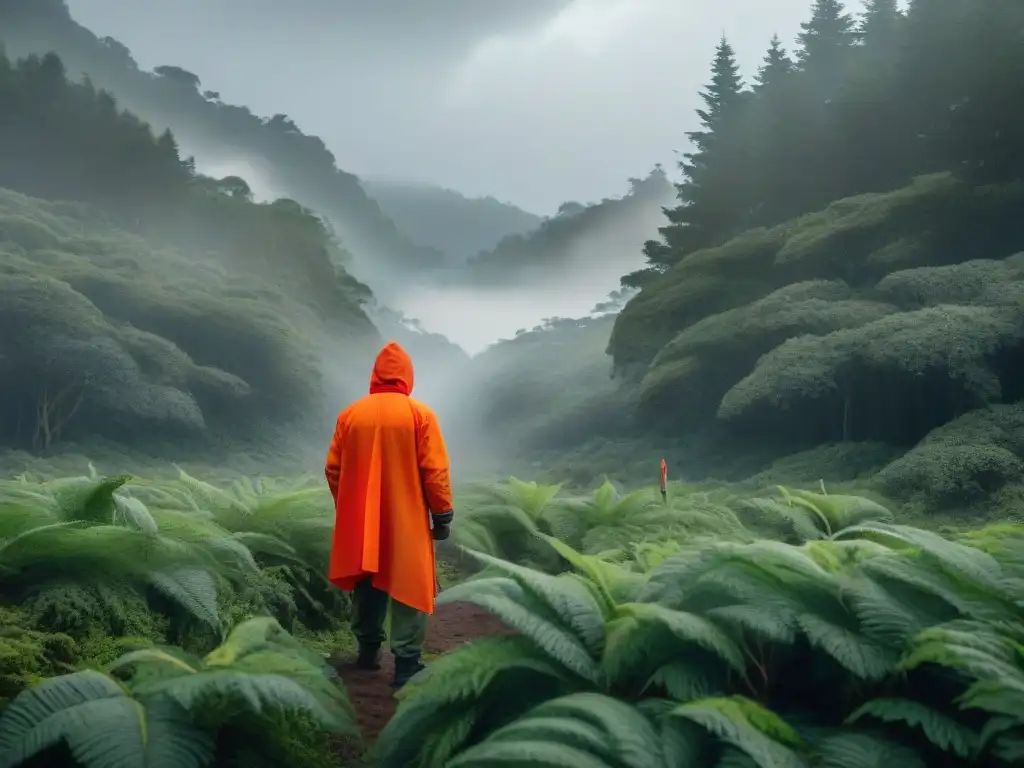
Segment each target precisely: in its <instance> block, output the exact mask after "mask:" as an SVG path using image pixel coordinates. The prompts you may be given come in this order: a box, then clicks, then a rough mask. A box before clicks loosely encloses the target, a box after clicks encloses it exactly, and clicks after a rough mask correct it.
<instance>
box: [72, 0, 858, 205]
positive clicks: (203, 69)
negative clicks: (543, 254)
mask: <svg viewBox="0 0 1024 768" xmlns="http://www.w3.org/2000/svg"><path fill="white" fill-rule="evenodd" d="M68 4H69V5H70V7H71V10H72V13H73V14H74V16H75V18H76V19H77V20H78V21H79V22H80V23H81V24H83V25H85V26H86V27H89V28H90V29H92V31H93V32H95V33H96V34H98V35H100V36H104V35H110V36H111V37H115V38H117V39H118V40H120V41H121V42H122V43H124V44H125V45H127V46H128V47H129V48H130V49H131V50H132V53H133V54H134V56H135V58H136V59H137V60H138V61H139V63H140V65H141V66H142V67H144V68H146V69H150V68H152V67H154V66H157V65H160V64H176V65H178V66H181V67H184V68H185V69H188V70H191V71H193V72H195V73H196V74H197V75H199V76H200V78H201V79H202V81H203V87H204V88H208V89H212V90H216V91H219V92H220V93H221V96H222V98H223V99H224V100H225V101H228V102H232V103H237V104H245V105H246V106H248V107H249V108H250V109H252V110H253V111H254V112H256V113H258V114H261V115H271V114H274V113H276V112H284V113H286V114H288V115H290V116H291V117H292V118H293V119H294V120H295V121H296V122H297V123H298V125H299V127H300V128H302V130H303V131H305V132H306V133H311V134H315V135H318V136H320V137H321V138H322V139H323V140H324V141H325V142H326V143H327V145H328V146H329V147H330V148H331V150H332V151H333V152H334V153H335V155H336V157H337V159H338V165H339V166H340V167H341V168H344V169H345V170H348V171H351V172H353V173H357V174H359V175H363V176H375V177H384V178H390V179H397V180H409V181H417V182H426V183H433V184H440V185H442V186H447V187H450V188H452V189H456V190H458V191H460V192H463V193H464V194H468V195H488V194H490V195H494V196H495V197H497V198H499V199H501V200H507V201H510V202H513V203H516V204H517V205H520V206H522V207H524V208H526V209H528V210H532V211H535V212H538V213H550V212H553V211H554V210H555V209H556V208H557V206H558V205H559V204H560V203H562V202H564V201H566V200H578V201H581V202H592V201H596V200H599V199H601V198H602V197H607V196H615V195H619V194H622V193H623V192H624V191H625V188H626V179H627V178H628V177H630V176H639V175H642V174H644V173H646V172H647V171H648V170H650V169H651V168H652V167H653V166H654V164H655V163H657V162H663V163H666V164H668V165H671V164H673V163H674V162H675V155H674V154H673V151H674V150H682V149H685V147H686V139H685V136H684V134H685V132H686V131H687V130H692V129H693V128H694V127H695V123H696V118H695V115H694V109H695V108H696V107H697V106H698V104H699V100H698V96H697V91H698V89H699V88H700V87H701V86H702V85H703V84H704V83H705V82H706V81H707V79H708V67H709V64H710V61H711V56H712V54H713V51H714V47H715V44H716V43H717V41H718V38H719V36H720V35H721V34H722V33H725V34H726V35H727V36H728V38H729V39H730V41H731V42H732V43H733V45H734V46H735V48H736V49H737V53H738V55H739V59H740V64H741V66H742V68H743V71H744V75H745V76H747V77H748V78H749V77H750V76H751V75H752V74H753V73H754V71H755V70H756V66H757V64H758V62H759V61H760V59H761V57H762V56H763V54H764V50H765V49H766V48H767V45H768V41H769V39H770V38H771V35H772V34H773V33H776V32H777V33H778V34H779V36H780V37H782V39H783V40H784V41H785V42H786V43H787V47H790V46H791V43H792V40H793V38H794V36H795V35H796V33H797V31H798V29H799V25H800V22H801V21H803V20H804V19H805V18H806V17H807V16H808V14H809V8H810V5H811V0H68ZM848 5H849V7H850V8H851V10H856V11H859V10H860V7H861V2H860V0H851V2H850V3H849V4H848Z"/></svg>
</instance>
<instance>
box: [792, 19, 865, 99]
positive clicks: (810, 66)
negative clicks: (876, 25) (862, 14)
mask: <svg viewBox="0 0 1024 768" xmlns="http://www.w3.org/2000/svg"><path fill="white" fill-rule="evenodd" d="M800 30H801V31H800V34H799V35H797V40H798V41H799V43H800V50H799V52H798V54H797V64H798V66H799V68H800V69H801V70H802V71H803V72H804V73H805V74H806V75H807V76H808V78H809V79H810V81H811V83H812V84H813V86H814V87H816V88H817V89H818V93H819V96H821V97H823V98H824V99H829V98H831V97H832V95H833V94H834V93H835V91H836V89H837V88H838V87H839V84H840V83H841V82H842V78H843V74H844V73H845V71H846V65H847V62H848V60H849V53H850V48H851V47H852V46H853V44H854V42H855V41H856V35H855V31H854V23H853V18H852V17H851V16H850V15H849V14H848V13H846V9H845V7H844V6H843V4H842V2H840V0H815V2H814V7H813V9H812V10H811V18H810V19H809V20H808V21H805V22H804V23H802V24H801V25H800Z"/></svg>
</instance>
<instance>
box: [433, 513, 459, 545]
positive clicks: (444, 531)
mask: <svg viewBox="0 0 1024 768" xmlns="http://www.w3.org/2000/svg"><path fill="white" fill-rule="evenodd" d="M454 519H455V513H454V512H453V511H452V510H450V509H449V510H448V511H447V512H431V513H430V521H431V522H432V523H433V526H432V530H431V532H430V534H431V536H433V537H434V541H444V540H445V539H447V538H448V537H449V536H451V533H452V528H451V523H452V520H454Z"/></svg>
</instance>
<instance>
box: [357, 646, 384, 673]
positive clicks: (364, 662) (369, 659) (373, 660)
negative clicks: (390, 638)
mask: <svg viewBox="0 0 1024 768" xmlns="http://www.w3.org/2000/svg"><path fill="white" fill-rule="evenodd" d="M356 666H357V667H359V669H366V670H370V671H376V670H378V669H380V646H379V645H360V646H359V655H358V656H357V657H356Z"/></svg>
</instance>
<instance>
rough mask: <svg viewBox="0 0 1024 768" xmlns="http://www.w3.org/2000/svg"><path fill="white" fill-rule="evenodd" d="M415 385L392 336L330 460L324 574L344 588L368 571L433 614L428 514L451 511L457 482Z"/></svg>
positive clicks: (344, 418) (341, 421) (342, 420)
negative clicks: (332, 513)
mask: <svg viewBox="0 0 1024 768" xmlns="http://www.w3.org/2000/svg"><path fill="white" fill-rule="evenodd" d="M412 386H413V369H412V360H411V359H410V358H409V355H408V354H406V351H405V350H404V349H402V347H401V346H399V345H398V343H396V342H394V341H391V342H388V343H387V344H386V345H384V348H383V349H381V351H380V353H379V354H378V355H377V361H376V363H374V366H373V375H372V376H371V377H370V394H369V395H368V396H366V397H364V398H362V399H361V400H358V401H356V402H355V403H353V404H352V405H350V406H348V408H346V409H345V410H343V411H342V412H341V413H340V414H338V421H337V425H336V427H335V429H334V439H333V440H332V441H331V447H330V450H329V451H328V453H327V462H326V466H325V474H326V475H327V484H328V486H329V487H330V489H331V495H332V496H333V497H334V500H335V510H336V517H335V526H334V544H333V546H332V548H331V562H330V569H329V572H328V578H329V579H330V580H331V583H332V584H334V585H335V586H337V587H338V588H340V589H342V590H345V591H346V592H348V591H351V590H352V589H353V588H354V587H355V585H356V582H358V581H360V580H362V579H364V578H367V577H372V579H373V585H374V586H375V587H377V588H378V589H381V590H384V591H385V592H387V593H388V594H389V595H391V597H393V598H394V599H395V600H398V601H399V602H400V603H404V604H405V605H408V606H410V607H412V608H416V609H417V610H420V611H423V612H424V613H433V612H434V598H435V597H436V596H437V591H438V590H437V577H436V573H435V570H434V541H433V538H432V537H431V534H430V520H429V512H430V510H433V511H434V512H439V513H440V512H448V511H451V509H452V494H451V480H450V474H449V463H448V452H447V450H446V449H445V444H444V438H443V437H442V436H441V428H440V426H439V425H438V422H437V416H435V415H434V412H433V411H432V410H431V409H430V408H428V407H427V406H426V405H424V404H423V403H421V402H419V401H417V400H414V399H413V398H411V397H410V394H412Z"/></svg>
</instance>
